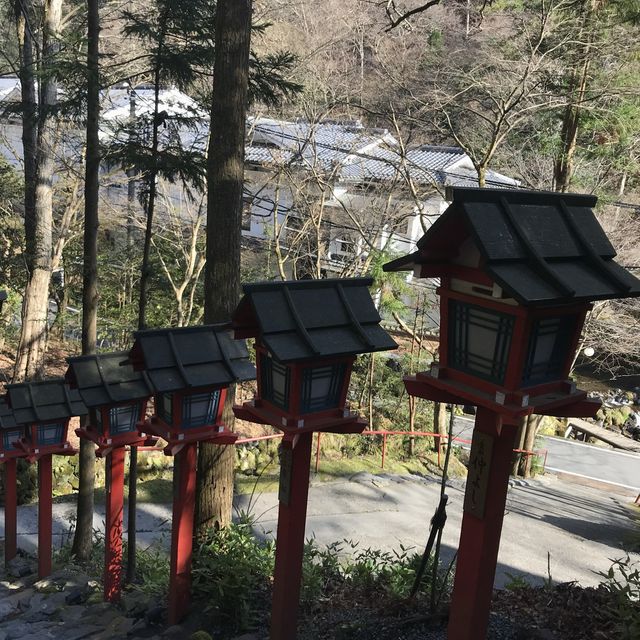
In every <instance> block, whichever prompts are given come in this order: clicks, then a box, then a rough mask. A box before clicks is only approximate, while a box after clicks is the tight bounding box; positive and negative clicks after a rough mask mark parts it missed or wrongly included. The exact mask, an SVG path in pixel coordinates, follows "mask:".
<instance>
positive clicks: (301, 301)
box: [233, 278, 397, 362]
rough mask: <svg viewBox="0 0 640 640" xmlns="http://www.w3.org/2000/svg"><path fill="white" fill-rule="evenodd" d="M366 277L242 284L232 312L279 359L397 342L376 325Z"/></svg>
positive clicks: (236, 323) (376, 347)
mask: <svg viewBox="0 0 640 640" xmlns="http://www.w3.org/2000/svg"><path fill="white" fill-rule="evenodd" d="M371 283H372V280H371V279H369V278H353V279H331V280H299V281H287V282H262V283H257V284H248V285H244V287H243V290H244V294H245V295H244V297H243V298H242V300H241V301H240V304H239V305H238V308H237V309H236V311H235V313H234V317H233V326H234V328H235V329H236V330H237V331H238V332H240V333H242V334H243V335H255V336H258V335H259V336H260V338H261V340H262V342H263V344H264V345H265V347H266V348H267V349H268V350H269V351H270V352H271V353H272V354H273V355H274V356H275V358H277V359H278V360H280V361H281V362H293V361H297V360H306V359H313V358H326V357H330V356H342V355H356V354H359V353H370V352H372V351H385V350H388V349H395V348H396V347H397V345H396V343H395V342H394V341H393V339H392V338H391V337H390V336H389V335H388V334H387V333H386V331H384V329H382V328H381V327H380V326H379V322H380V316H379V315H378V312H377V311H376V308H375V306H374V304H373V300H372V299H371V295H370V293H369V286H370V285H371Z"/></svg>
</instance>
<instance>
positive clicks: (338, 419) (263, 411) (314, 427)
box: [233, 402, 368, 434]
mask: <svg viewBox="0 0 640 640" xmlns="http://www.w3.org/2000/svg"><path fill="white" fill-rule="evenodd" d="M233 413H234V414H235V416H236V418H239V419H240V420H247V421H248V422H257V423H259V424H268V425H270V426H272V427H275V428H276V429H279V430H280V431H284V432H285V433H290V434H297V433H307V432H309V431H314V432H318V431H324V432H327V433H362V432H363V431H364V430H365V429H366V428H367V426H368V423H367V422H366V420H363V419H362V418H361V417H360V416H359V415H358V414H357V413H347V415H344V414H342V413H340V414H339V415H337V416H326V415H324V416H318V417H313V416H306V417H300V419H299V422H298V424H300V423H302V424H301V426H291V425H290V424H286V423H287V422H290V419H289V420H288V419H287V418H285V417H284V416H282V415H281V414H277V413H275V412H274V411H271V410H269V409H268V408H267V407H265V406H261V407H257V406H256V405H255V404H254V403H253V402H245V403H244V404H242V405H234V407H233Z"/></svg>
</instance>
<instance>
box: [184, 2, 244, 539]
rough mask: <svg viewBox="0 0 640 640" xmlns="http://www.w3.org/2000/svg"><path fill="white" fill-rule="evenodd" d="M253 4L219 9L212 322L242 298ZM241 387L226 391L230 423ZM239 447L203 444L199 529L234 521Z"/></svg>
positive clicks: (211, 180)
mask: <svg viewBox="0 0 640 640" xmlns="http://www.w3.org/2000/svg"><path fill="white" fill-rule="evenodd" d="M250 38H251V0H219V2H218V5H217V11H216V33H215V49H216V59H215V67H214V74H213V78H214V79H213V104H212V108H211V131H210V136H209V156H208V159H207V264H206V267H205V279H204V282H205V322H207V323H211V322H219V321H226V320H228V319H229V318H230V316H231V313H232V312H233V310H234V309H235V307H236V305H237V303H238V299H239V295H240V239H241V229H242V185H243V180H244V141H245V122H246V112H247V98H248V80H249V45H250ZM234 396H235V388H233V387H232V388H230V389H229V392H228V393H227V405H226V407H225V420H228V422H227V424H228V425H229V426H230V427H232V426H233V414H232V412H231V410H230V408H231V405H232V404H233V400H234ZM233 462H234V451H233V447H225V446H218V445H212V444H207V443H201V444H200V448H199V452H198V479H197V503H196V530H197V533H198V534H202V533H204V532H205V531H206V530H207V529H209V528H211V527H214V528H215V527H224V526H226V525H227V524H228V523H229V522H230V521H231V508H232V503H233Z"/></svg>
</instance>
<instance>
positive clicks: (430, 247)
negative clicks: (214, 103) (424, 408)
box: [385, 189, 640, 640]
mask: <svg viewBox="0 0 640 640" xmlns="http://www.w3.org/2000/svg"><path fill="white" fill-rule="evenodd" d="M595 202H596V199H595V198H593V197H592V196H579V195H573V194H562V193H541V192H531V191H506V190H500V189H498V190H494V189H454V190H453V202H452V204H451V206H450V207H449V208H448V209H447V210H446V211H445V212H444V213H443V215H442V216H441V217H440V218H439V219H438V221H437V222H436V223H435V224H434V225H433V226H432V227H431V229H429V231H428V232H427V233H426V234H425V236H424V237H423V238H422V239H421V240H420V241H419V242H418V251H417V252H416V253H413V254H411V255H409V256H406V257H404V258H399V259H398V260H395V261H393V262H391V263H389V264H387V265H385V270H387V271H400V270H405V269H412V270H413V271H414V274H415V275H416V276H417V277H422V278H436V277H439V278H440V280H441V284H440V288H439V289H438V290H437V293H438V295H439V296H440V347H439V361H438V362H437V363H435V364H434V365H433V366H432V368H431V370H430V371H429V372H425V373H419V374H417V375H415V376H407V377H405V386H406V388H407V391H408V392H409V394H410V395H413V396H417V397H421V398H426V399H428V400H432V401H434V402H447V403H452V404H466V405H469V404H471V405H475V406H477V407H478V410H477V415H476V423H475V429H474V434H473V441H472V445H471V457H470V464H469V473H468V477H467V487H466V492H465V501H464V516H463V521H462V532H461V537H460V546H459V549H458V560H457V570H456V577H455V582H454V590H453V601H452V604H451V611H450V615H449V629H448V636H447V637H448V638H449V640H480V639H481V638H485V637H486V632H487V625H488V621H489V608H490V604H491V597H492V591H493V582H494V578H495V570H496V564H497V558H498V549H499V545H500V535H501V530H502V520H503V515H504V509H505V503H506V496H507V489H508V478H509V469H510V466H511V459H512V455H513V453H512V451H513V447H514V439H515V433H516V425H517V424H518V421H519V420H520V419H521V418H522V417H524V416H528V415H530V414H539V415H552V416H585V417H586V416H592V415H594V414H595V413H596V411H597V409H598V408H599V406H600V405H599V403H598V402H594V401H591V400H589V399H587V397H586V393H585V392H583V391H580V390H577V389H576V387H575V384H574V383H573V382H571V381H570V380H569V379H568V377H569V373H570V369H571V364H572V362H573V357H574V355H575V351H576V349H577V345H578V341H579V337H580V333H581V330H582V326H583V323H584V319H585V316H586V314H587V312H588V311H589V309H590V308H591V305H590V302H591V301H593V300H603V299H607V298H618V297H629V296H638V295H640V281H639V280H638V279H637V278H635V277H634V276H632V275H631V274H630V273H628V272H627V271H625V270H624V269H623V268H622V267H620V266H618V265H617V264H616V263H615V262H614V261H613V257H614V256H615V251H614V250H613V247H612V246H611V244H610V243H609V241H608V239H607V237H606V236H605V234H604V232H603V231H602V229H601V228H600V226H599V224H598V222H597V220H596V218H595V216H594V215H593V212H592V210H591V207H593V206H594V205H595Z"/></svg>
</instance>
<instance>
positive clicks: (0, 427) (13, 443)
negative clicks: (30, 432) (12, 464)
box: [0, 398, 25, 462]
mask: <svg viewBox="0 0 640 640" xmlns="http://www.w3.org/2000/svg"><path fill="white" fill-rule="evenodd" d="M0 434H1V435H2V440H1V441H0V462H4V461H6V460H11V459H14V458H24V457H25V452H24V450H23V449H22V448H21V447H19V446H18V444H17V443H18V441H19V440H21V439H22V438H24V435H25V428H24V426H23V425H19V424H18V423H17V422H16V418H15V416H14V415H13V411H12V410H11V407H10V406H9V405H8V404H7V401H6V400H5V399H4V398H0Z"/></svg>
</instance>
